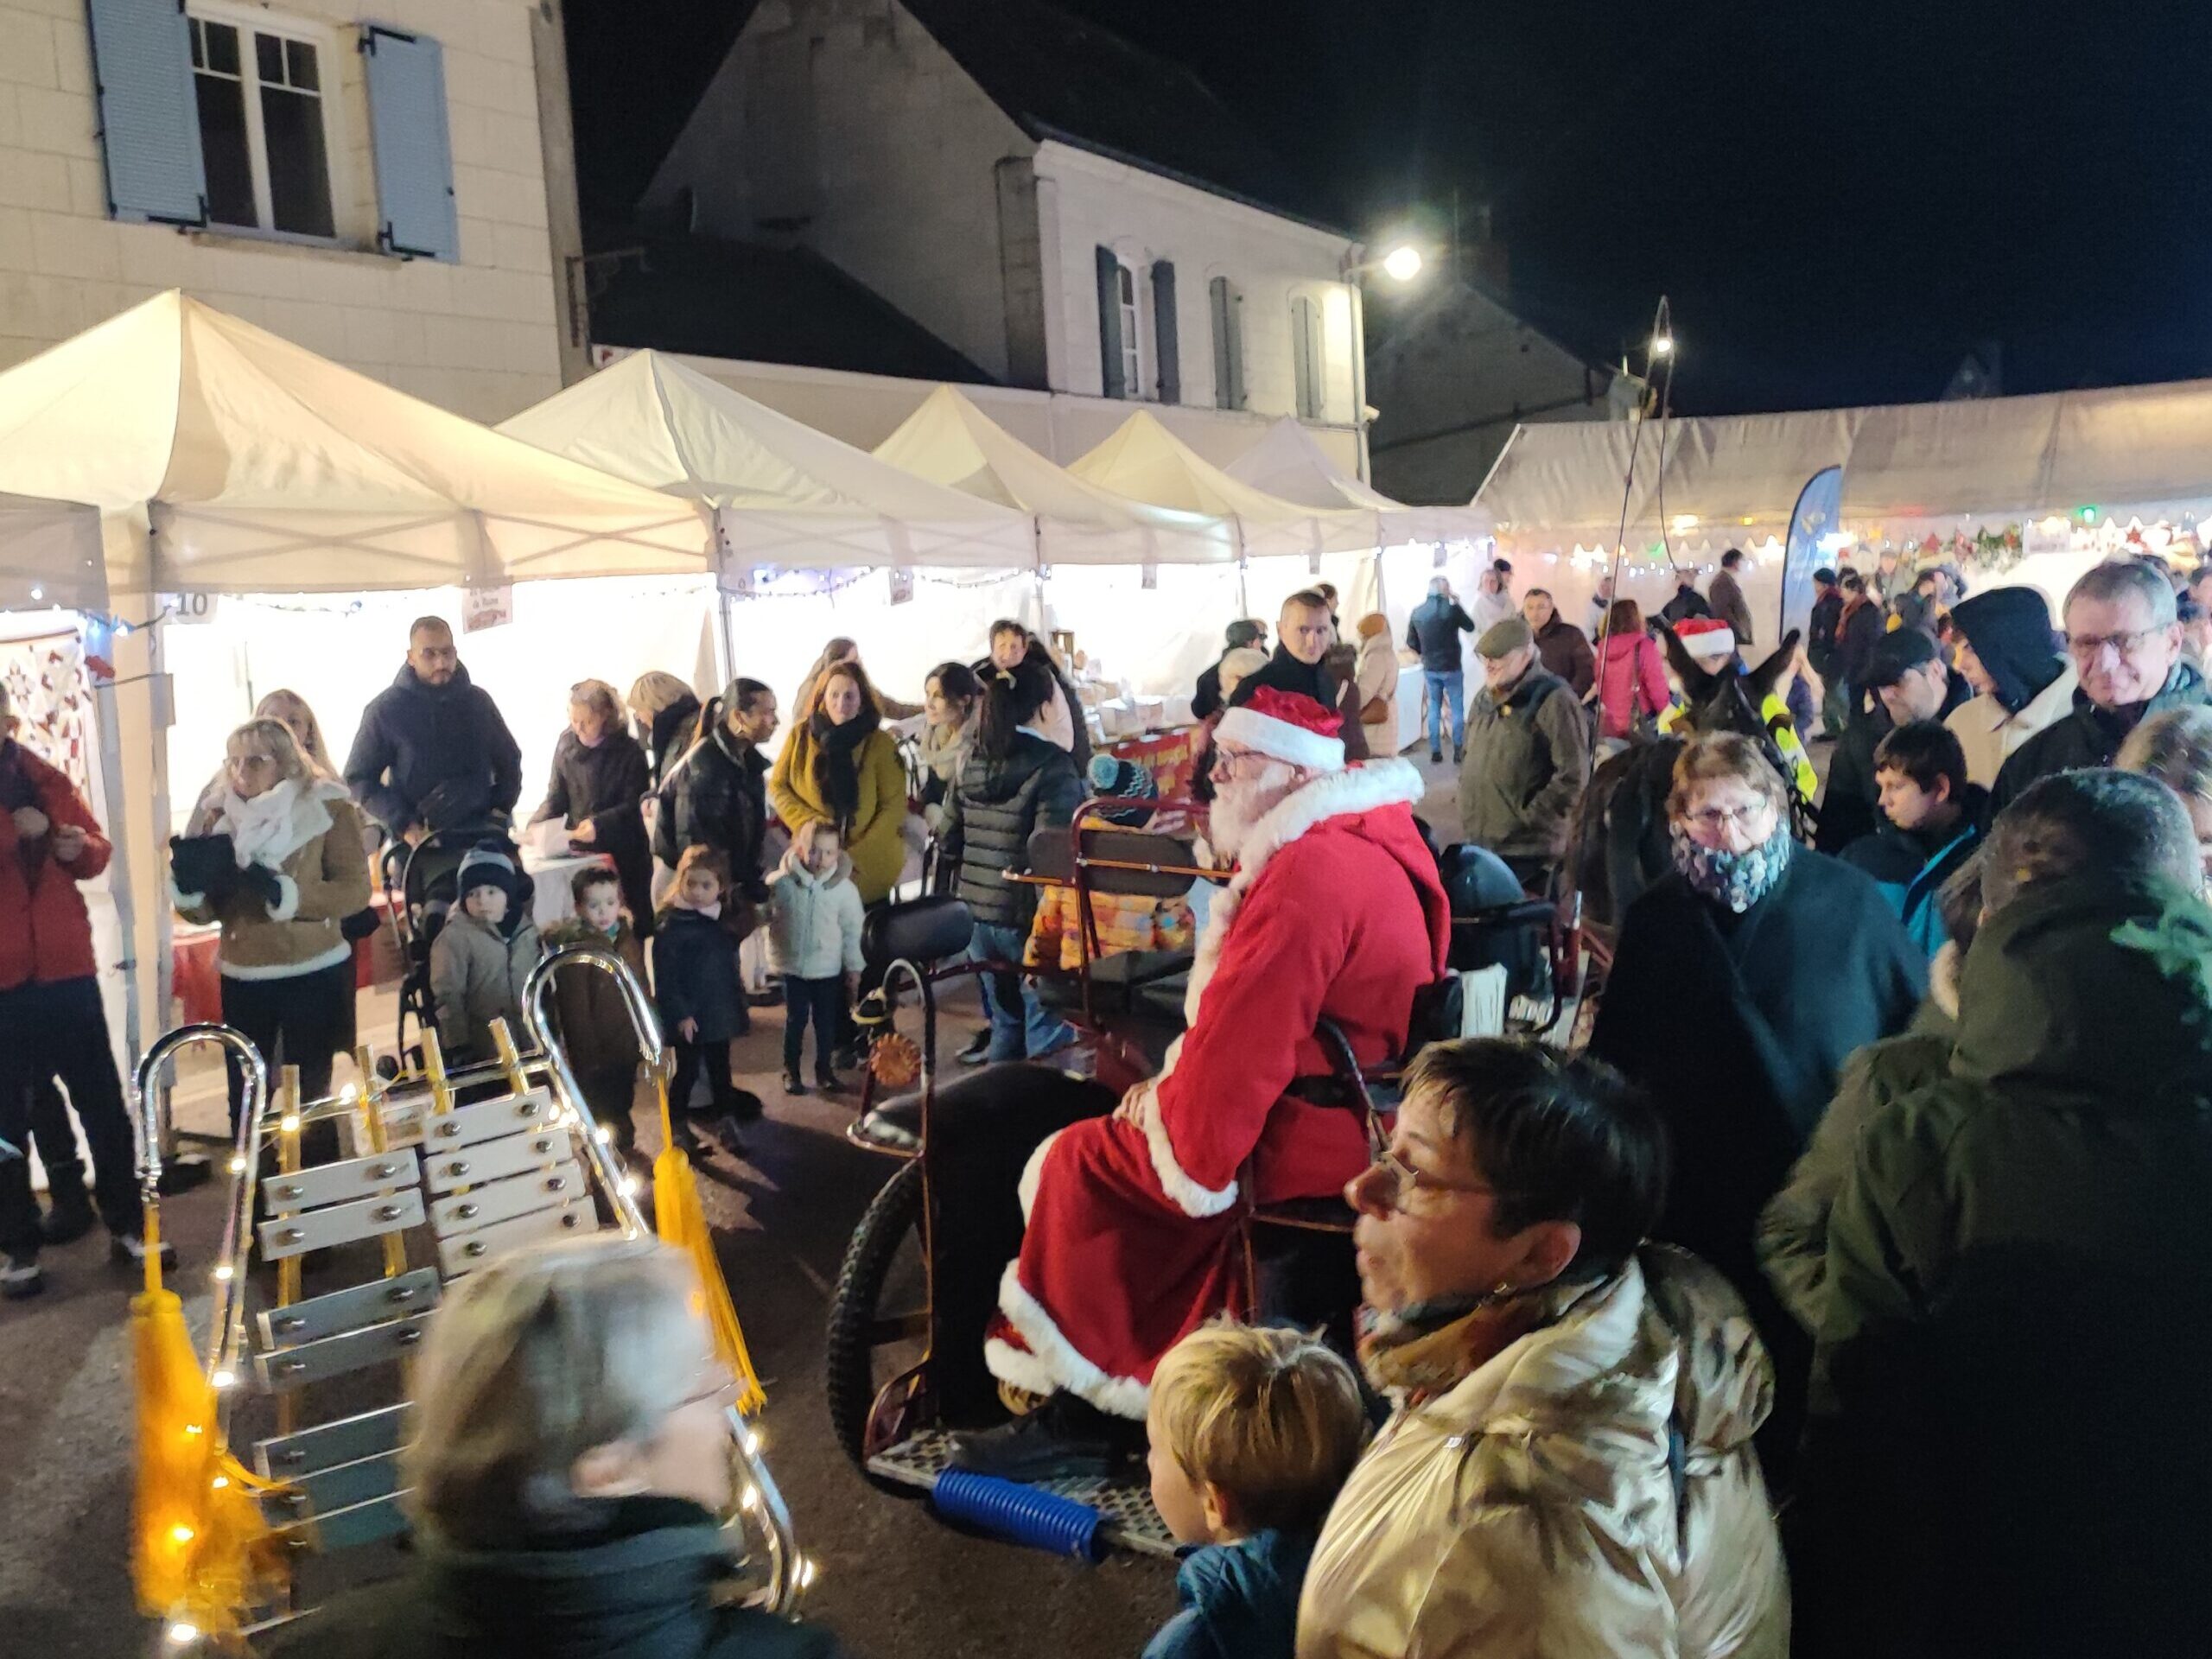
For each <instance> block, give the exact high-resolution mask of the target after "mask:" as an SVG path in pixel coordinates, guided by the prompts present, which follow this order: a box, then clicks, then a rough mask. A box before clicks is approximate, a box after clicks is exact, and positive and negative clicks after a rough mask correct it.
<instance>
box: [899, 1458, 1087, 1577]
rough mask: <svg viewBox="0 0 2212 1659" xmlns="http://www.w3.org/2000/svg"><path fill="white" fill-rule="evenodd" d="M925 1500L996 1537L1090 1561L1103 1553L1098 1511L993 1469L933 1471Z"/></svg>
mask: <svg viewBox="0 0 2212 1659" xmlns="http://www.w3.org/2000/svg"><path fill="white" fill-rule="evenodd" d="M930 1502H931V1503H934V1504H936V1505H937V1508H938V1513H939V1514H941V1515H944V1516H949V1517H950V1518H951V1519H953V1520H956V1521H966V1522H971V1523H972V1524H974V1525H976V1526H977V1527H980V1528H982V1529H983V1530H984V1531H985V1532H988V1533H992V1534H995V1535H997V1536H999V1537H1001V1538H1006V1539H1010V1540H1011V1541H1014V1543H1017V1544H1027V1545H1029V1546H1031V1547H1032V1548H1036V1549H1048V1550H1051V1551H1052V1553H1053V1554H1056V1555H1074V1556H1077V1557H1079V1558H1081V1559H1082V1560H1086V1561H1095V1560H1097V1559H1098V1558H1099V1557H1100V1556H1102V1555H1103V1554H1105V1553H1106V1547H1105V1545H1104V1544H1103V1543H1101V1542H1100V1541H1099V1538H1098V1525H1099V1522H1100V1520H1101V1519H1102V1518H1103V1517H1101V1516H1100V1515H1099V1513H1098V1511H1097V1510H1094V1509H1093V1508H1091V1507H1090V1504H1088V1503H1077V1502H1076V1501H1075V1500H1074V1499H1073V1498H1069V1497H1060V1496H1059V1495H1058V1493H1056V1492H1047V1491H1040V1490H1039V1488H1037V1487H1034V1486H1024V1485H1021V1484H1018V1483H1017V1482H1014V1481H1011V1480H1001V1479H1000V1478H998V1477H997V1476H995V1475H973V1474H969V1472H968V1471H966V1470H963V1469H948V1470H946V1471H944V1473H943V1474H941V1475H939V1476H938V1480H937V1487H936V1489H935V1490H934V1491H932V1492H931V1494H930Z"/></svg>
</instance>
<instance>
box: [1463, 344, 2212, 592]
mask: <svg viewBox="0 0 2212 1659" xmlns="http://www.w3.org/2000/svg"><path fill="white" fill-rule="evenodd" d="M1663 430H1664V432H1665V435H1666V464H1665V467H1664V468H1663V470H1662V467H1661V466H1660V455H1659V439H1660V435H1661V433H1662V427H1661V426H1660V425H1659V424H1658V423H1652V424H1650V425H1649V426H1648V427H1647V428H1646V429H1645V430H1644V433H1643V442H1642V445H1641V447H1640V448H1637V446H1636V440H1635V428H1634V426H1633V425H1632V424H1631V423H1624V422H1606V423H1572V424H1560V425H1536V426H1524V427H1522V428H1521V429H1519V430H1518V431H1516V433H1515V434H1514V435H1513V438H1512V440H1511V442H1510V443H1509V444H1508V445H1507V446H1506V448H1505V451H1504V453H1503V454H1501V455H1500V456H1499V457H1498V461H1497V466H1496V467H1493V468H1492V469H1491V475H1490V477H1489V478H1488V479H1487V480H1485V481H1484V485H1483V487H1482V489H1481V491H1480V492H1479V493H1478V495H1477V496H1476V498H1475V500H1476V505H1478V506H1482V507H1484V508H1487V509H1488V510H1489V511H1490V512H1491V513H1492V514H1493V515H1494V516H1495V518H1496V520H1497V537H1498V542H1499V546H1500V550H1502V551H1503V552H1504V553H1506V554H1507V555H1508V556H1510V557H1513V558H1515V559H1516V560H1525V559H1532V558H1533V559H1536V560H1553V561H1555V560H1558V559H1560V558H1561V557H1562V556H1564V557H1565V558H1566V559H1567V560H1568V561H1570V562H1571V563H1573V564H1574V565H1576V566H1577V567H1579V568H1580V570H1581V572H1582V585H1583V587H1584V588H1587V586H1588V584H1589V582H1592V581H1594V579H1595V576H1596V575H1597V569H1596V567H1597V564H1598V563H1599V559H1600V558H1601V557H1603V556H1610V554H1611V550H1612V548H1613V545H1614V543H1615V542H1616V540H1617V539H1624V543H1625V546H1626V548H1627V559H1626V562H1625V567H1624V568H1625V569H1627V570H1628V572H1629V574H1630V575H1631V576H1634V577H1636V578H1637V580H1638V581H1640V582H1642V583H1643V589H1642V592H1641V593H1639V592H1638V590H1637V588H1630V590H1629V596H1630V597H1641V598H1645V599H1654V598H1658V597H1663V594H1664V591H1665V587H1664V570H1663V558H1662V556H1661V552H1660V549H1661V544H1662V540H1663V543H1664V544H1665V546H1666V547H1667V548H1669V549H1671V550H1672V551H1673V552H1674V554H1675V557H1676V558H1677V560H1678V561H1680V562H1681V563H1686V564H1694V565H1695V564H1707V563H1711V561H1712V560H1713V559H1714V558H1716V557H1717V556H1719V553H1720V552H1721V551H1722V550H1725V549H1726V548H1727V547H1730V546H1732V545H1737V546H1741V547H1743V548H1745V550H1747V551H1753V552H1756V553H1757V554H1758V564H1759V569H1758V571H1757V572H1756V574H1755V576H1754V585H1755V587H1756V586H1758V585H1759V584H1760V583H1761V582H1764V584H1765V585H1766V586H1767V587H1768V588H1770V589H1771V588H1772V587H1773V585H1774V584H1776V583H1777V582H1778V580H1779V575H1780V561H1781V550H1782V546H1783V543H1785V542H1786V540H1787V538H1788V536H1789V514H1790V512H1791V511H1792V509H1793V508H1794V506H1795V505H1796V500H1797V496H1798V493H1799V492H1800V491H1801V490H1802V489H1803V488H1804V486H1805V484H1806V482H1807V481H1808V480H1809V479H1810V478H1811V477H1812V476H1813V475H1814V474H1815V473H1817V472H1819V471H1820V470H1821V469H1822V468H1823V467H1831V466H1840V467H1842V468H1843V469H1844V470H1843V501H1842V527H1843V531H1844V532H1845V533H1847V534H1848V535H1850V536H1852V537H1855V538H1856V540H1857V542H1858V543H1859V544H1860V545H1861V546H1872V547H1875V548H1880V547H1883V546H1898V545H1902V544H1904V543H1914V542H1921V541H1923V540H1924V539H1925V538H1926V537H1930V536H1933V537H1937V538H1938V540H1939V542H1940V541H1944V540H1948V539H1949V538H1950V537H1953V536H1955V535H1961V534H1963V535H1965V536H1968V537H1971V536H1974V534H1976V533H1977V532H1980V533H1985V534H1986V533H1999V532H2018V539H2019V541H2020V542H2021V543H2022V545H2023V549H2024V554H2025V556H2024V558H2023V559H2022V560H2021V562H2020V563H2019V564H2018V565H2016V566H2014V567H2012V569H2010V570H2008V571H2007V572H2006V573H2005V575H2003V576H2001V577H1999V578H1998V580H1999V581H2003V582H2020V581H2029V582H2033V583H2034V584H2035V585H2036V586H2038V587H2041V588H2044V589H2045V590H2046V592H2049V593H2051V595H2052V597H2053V598H2054V599H2055V598H2056V597H2057V596H2058V594H2059V593H2062V592H2063V588H2064V586H2065V585H2066V583H2067V582H2068V581H2069V580H2070V579H2071V575H2072V574H2077V573H2078V572H2079V570H2080V569H2082V566H2083V565H2085V564H2087V563H2093V562H2094V560H2095V559H2097V558H2099V557H2101V556H2104V555H2105V554H2107V553H2110V552H2114V551H2120V550H2123V549H2124V548H2126V547H2127V546H2128V545H2130V544H2131V543H2130V541H2129V538H2130V537H2131V535H2136V536H2139V535H2140V534H2141V533H2142V529H2143V527H2144V526H2149V527H2150V539H2149V540H2148V541H2139V542H2136V543H2133V545H2135V546H2137V547H2143V546H2147V547H2149V548H2150V549H2151V550H2163V549H2164V547H2165V545H2167V543H2169V541H2171V540H2172V539H2174V538H2176V537H2185V538H2187V539H2189V540H2194V541H2196V542H2198V543H2199V544H2200V545H2201V542H2202V537H2201V536H2200V534H2199V532H2198V531H2197V528H2196V526H2197V524H2198V521H2199V520H2200V519H2202V518H2212V381H2187V382H2181V383H2177V384H2174V385H2154V386H2125V387H2115V388H2111V389H2107V390H2100V391H2069V392H2051V393H2044V394H2040V395H2037V396H2033V397H1994V398H1986V399H1976V400H1966V401H1961V402H1955V403H1940V404H1892V405H1879V406H1873V407H1868V408H1860V409H1840V410H1803V411H1796V412H1790V413H1784V414H1776V415H1743V416H1726V417H1720V418H1713V419H1698V420H1675V421H1669V422H1668V423H1665V427H1664V429H1663ZM1632 448H1636V449H1637V455H1636V469H1635V477H1634V479H1633V480H1632V482H1631V483H1630V487H1629V490H1628V509H1629V512H1628V533H1627V535H1626V537H1625V538H1622V537H1620V536H1619V531H1620V525H1621V507H1622V499H1623V486H1624V480H1628V478H1629V456H1630V451H1631V449H1632ZM1969 574H1970V575H1971V574H1972V573H1971V572H1970V573H1969ZM1754 608H1755V610H1757V611H1759V612H1761V613H1764V612H1765V611H1767V610H1768V609H1769V608H1770V605H1769V604H1768V603H1767V602H1766V601H1764V600H1763V599H1761V598H1758V597H1756V596H1755V598H1754Z"/></svg>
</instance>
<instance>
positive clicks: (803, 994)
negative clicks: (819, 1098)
mask: <svg viewBox="0 0 2212 1659" xmlns="http://www.w3.org/2000/svg"><path fill="white" fill-rule="evenodd" d="M844 1017H845V982H844V981H843V980H842V979H792V978H789V977H786V978H785V981H784V1070H785V1071H788V1072H791V1073H792V1074H794V1075H796V1074H797V1072H798V1045H799V1039H800V1038H802V1037H804V1035H805V1034H806V1022H807V1021H808V1020H813V1021H814V1072H815V1075H816V1076H817V1077H827V1076H829V1071H830V1064H829V1056H830V1052H831V1051H832V1050H833V1049H835V1048H836V1046H837V1041H838V1027H839V1025H840V1023H841V1022H842V1020H843V1019H844Z"/></svg>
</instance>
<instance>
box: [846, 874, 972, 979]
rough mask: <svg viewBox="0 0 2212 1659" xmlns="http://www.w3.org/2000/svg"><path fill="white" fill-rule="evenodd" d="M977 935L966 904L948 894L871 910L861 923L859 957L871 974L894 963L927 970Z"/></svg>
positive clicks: (957, 952)
mask: <svg viewBox="0 0 2212 1659" xmlns="http://www.w3.org/2000/svg"><path fill="white" fill-rule="evenodd" d="M975 937H976V919H975V918H974V917H973V916H972V915H970V914H969V910H968V906H966V905H965V904H963V903H962V902H961V901H960V900H959V899H956V898H954V897H953V896H952V895H951V894H950V893H937V894H932V895H931V897H929V898H926V899H907V900H906V901H905V902H904V903H902V904H894V905H885V906H882V907H881V908H880V909H878V910H872V911H870V912H868V916H867V918H866V919H865V920H863V921H862V922H861V959H862V960H864V961H865V962H866V963H868V974H869V976H870V977H872V978H874V977H880V976H881V975H882V973H883V970H884V969H887V968H888V967H890V965H891V964H892V963H894V962H911V963H915V964H917V965H918V966H919V967H922V968H925V969H927V968H931V967H934V966H936V965H937V964H938V963H942V962H947V961H950V959H951V958H953V957H957V956H961V955H963V954H965V953H966V951H967V950H968V947H969V944H971V943H973V941H974V939H975Z"/></svg>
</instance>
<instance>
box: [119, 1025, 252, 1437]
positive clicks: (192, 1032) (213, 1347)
mask: <svg viewBox="0 0 2212 1659" xmlns="http://www.w3.org/2000/svg"><path fill="white" fill-rule="evenodd" d="M202 1043H205V1044H210V1045H212V1046H215V1047H217V1048H220V1049H222V1050H223V1051H224V1052H226V1053H227V1054H228V1055H229V1056H230V1057H231V1058H232V1059H233V1060H235V1061H237V1062H238V1068H239V1070H240V1071H243V1072H244V1073H245V1090H244V1091H243V1092H244V1099H243V1101H242V1103H241V1105H242V1110H241V1111H240V1113H239V1116H238V1140H237V1142H236V1145H235V1147H234V1150H233V1153H232V1158H231V1173H232V1174H233V1175H235V1176H236V1177H237V1178H238V1179H237V1182H236V1183H235V1185H233V1186H232V1191H231V1209H230V1214H229V1215H228V1216H226V1217H225V1218H224V1221H223V1242H222V1244H221V1246H220V1248H219V1249H218V1251H217V1254H216V1260H217V1262H218V1263H219V1267H218V1268H217V1270H216V1274H215V1307H214V1316H213V1319H211V1320H210V1321H209V1325H208V1336H207V1378H208V1381H209V1382H210V1383H213V1385H214V1389H215V1409H216V1421H217V1424H218V1427H219V1429H220V1430H221V1432H223V1433H228V1432H229V1429H230V1402H231V1398H232V1385H233V1384H234V1383H237V1381H238V1363H239V1360H240V1357H241V1356H242V1354H243V1352H244V1349H245V1256H246V1253H247V1250H248V1249H249V1247H250V1246H251V1243H252V1239H253V1199H254V1192H255V1188H256V1185H257V1182H258V1180H259V1179H260V1174H261V1134H262V1127H263V1124H262V1115H263V1110H264V1105H265V1103H266V1102H267V1101H268V1098H269V1068H268V1067H267V1066H266V1065H264V1064H263V1062H262V1058H261V1052H260V1051H259V1050H258V1049H257V1048H256V1047H254V1046H253V1045H252V1044H251V1042H249V1041H248V1040H247V1039H245V1036H244V1035H243V1034H241V1033H238V1032H236V1031H233V1030H232V1028H231V1027H228V1026H223V1025H216V1024H213V1023H212V1022H207V1023H201V1024H198V1025H190V1026H179V1027H177V1028H176V1029H175V1031H171V1032H168V1033H163V1035H162V1037H161V1038H159V1039H157V1040H156V1042H155V1044H154V1046H152V1047H151V1048H149V1049H148V1050H147V1051H146V1057H145V1058H143V1059H142V1060H140V1061H139V1062H138V1071H137V1075H136V1076H134V1077H132V1079H131V1094H132V1096H134V1103H135V1105H136V1107H137V1118H138V1131H139V1139H140V1141H141V1143H142V1144H141V1146H140V1147H139V1152H138V1192H139V1197H140V1198H141V1200H142V1201H143V1203H144V1205H145V1206H146V1207H147V1209H149V1210H150V1211H154V1212H155V1214H156V1216H157V1217H158V1215H159V1213H160V1210H161V1185H162V1146H163V1145H164V1144H166V1142H167V1140H168V1129H169V1091H168V1086H167V1084H164V1083H163V1081H162V1071H163V1069H164V1068H165V1067H168V1065H170V1063H171V1062H172V1061H173V1060H174V1059H175V1057H176V1056H177V1055H178V1054H180V1053H181V1052H183V1051H184V1050H186V1049H188V1048H191V1047H194V1046H196V1045H199V1044H202Z"/></svg>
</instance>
